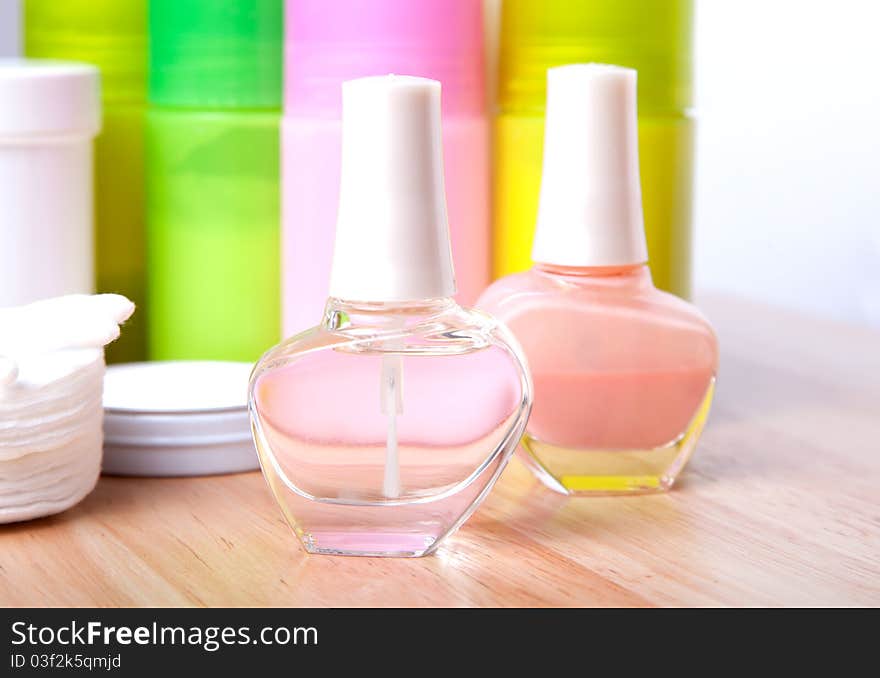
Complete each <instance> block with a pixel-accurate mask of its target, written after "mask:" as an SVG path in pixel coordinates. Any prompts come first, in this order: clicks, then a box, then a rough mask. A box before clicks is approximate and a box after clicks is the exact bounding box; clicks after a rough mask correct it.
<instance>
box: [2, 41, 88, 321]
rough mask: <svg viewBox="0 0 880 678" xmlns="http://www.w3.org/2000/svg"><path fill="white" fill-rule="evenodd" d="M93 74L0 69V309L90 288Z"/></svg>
mask: <svg viewBox="0 0 880 678" xmlns="http://www.w3.org/2000/svg"><path fill="white" fill-rule="evenodd" d="M100 126H101V105H100V79H99V75H98V69H97V68H95V67H94V66H90V65H87V64H79V63H73V62H62V61H44V60H37V59H0V307H3V306H15V305H19V304H26V303H29V302H32V301H35V300H37V299H44V298H47V297H54V296H60V295H63V294H71V293H88V292H91V291H92V289H93V287H94V255H93V241H94V237H93V233H92V230H93V206H92V141H93V139H94V137H95V135H96V134H97V133H98V131H99V129H100Z"/></svg>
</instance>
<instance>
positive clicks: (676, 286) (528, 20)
mask: <svg viewBox="0 0 880 678" xmlns="http://www.w3.org/2000/svg"><path fill="white" fill-rule="evenodd" d="M692 21H693V1H692V0H505V2H504V3H503V8H502V15H501V38H500V45H501V49H500V55H499V67H500V68H499V71H500V72H499V88H498V111H499V112H498V116H497V118H496V120H495V144H494V148H495V151H494V153H495V163H494V165H495V181H494V234H493V241H494V246H493V273H494V275H495V276H496V277H500V276H503V275H507V274H510V273H515V272H517V271H522V270H525V269H527V268H529V267H530V266H531V250H532V237H533V235H534V228H535V221H536V218H537V212H538V193H539V191H540V183H541V159H542V155H543V143H544V101H545V97H546V78H547V69H548V68H551V67H553V66H562V65H565V64H572V63H586V62H598V63H606V64H617V65H620V66H627V67H629V68H635V69H636V70H637V71H638V90H639V91H638V101H639V104H638V105H639V156H640V164H641V185H642V202H643V209H644V215H645V233H646V236H647V241H648V253H649V257H650V260H651V271H652V273H653V276H654V282H655V284H656V285H657V286H658V287H660V288H661V289H665V290H668V291H671V292H674V293H675V294H678V295H681V296H688V294H689V293H690V276H691V261H690V258H691V194H692V182H693V136H694V123H693V120H692V118H691V117H690V107H691V106H692V104H693V101H692V99H693V97H692Z"/></svg>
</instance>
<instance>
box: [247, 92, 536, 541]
mask: <svg viewBox="0 0 880 678" xmlns="http://www.w3.org/2000/svg"><path fill="white" fill-rule="evenodd" d="M342 90H343V96H342V98H343V112H342V172H341V187H340V201H339V214H338V220H337V227H336V242H335V247H334V255H333V265H332V269H331V275H330V298H329V300H328V301H327V305H326V307H325V310H324V317H323V320H322V322H321V324H320V325H318V326H317V327H314V328H312V329H310V330H307V331H305V332H302V333H301V334H298V335H296V336H294V337H293V338H291V339H288V340H287V341H285V342H283V343H282V344H280V345H279V346H277V347H275V348H273V349H272V350H270V351H269V352H268V353H266V355H265V356H263V358H262V359H261V360H260V362H259V363H258V364H257V366H256V368H255V369H254V372H253V375H252V377H251V385H250V400H249V404H250V411H251V420H252V424H253V430H254V439H255V442H256V445H257V450H258V452H259V455H260V461H261V464H262V468H263V472H264V474H265V476H266V479H267V481H268V483H269V486H270V488H271V489H272V492H273V494H274V496H275V498H276V500H277V501H278V503H279V504H280V506H281V509H282V511H283V512H284V515H285V516H286V518H287V520H288V522H289V523H290V525H291V526H292V527H293V529H294V531H295V532H296V534H297V536H299V538H300V539H301V540H302V543H303V544H304V546H305V548H306V549H307V550H308V551H310V552H313V553H327V554H340V555H373V556H421V555H425V554H427V553H430V552H431V551H433V550H434V549H435V548H436V547H437V545H438V544H439V543H440V541H441V540H442V539H443V538H444V537H446V536H447V535H449V534H450V533H452V532H453V531H454V530H455V529H456V528H457V527H458V526H459V525H461V524H462V523H463V522H464V520H465V519H466V518H467V517H468V516H469V515H470V514H471V513H472V512H473V510H474V509H475V508H476V507H477V505H478V504H479V503H480V502H481V500H482V499H483V498H484V497H485V496H486V494H487V492H488V491H489V489H490V488H491V487H492V485H493V484H494V482H495V480H496V479H497V478H498V476H499V474H500V473H501V471H502V470H503V468H504V466H505V465H506V463H507V460H508V458H509V456H510V455H511V454H512V452H513V450H514V449H515V448H516V446H517V444H518V442H519V440H520V438H521V437H522V434H523V432H524V430H525V424H526V420H527V418H528V413H529V409H530V407H531V382H530V380H529V376H528V371H527V369H526V367H525V363H524V360H523V358H522V355H521V352H520V349H519V347H518V345H517V343H516V340H515V339H513V337H512V336H511V335H510V333H509V332H508V330H506V329H505V328H504V327H503V326H502V325H500V324H499V323H498V322H497V321H495V320H494V319H492V318H490V317H489V316H487V315H485V314H483V313H480V312H475V311H471V310H468V309H464V308H462V307H460V306H458V305H457V304H456V303H455V301H454V300H453V299H452V298H451V297H452V295H454V294H455V282H454V278H453V270H452V255H451V249H450V244H449V230H448V226H447V215H446V202H445V196H444V187H443V162H442V151H441V138H440V84H439V83H438V82H436V81H433V80H427V79H423V78H412V77H402V76H381V77H370V78H361V79H358V80H352V81H349V82H346V83H344V84H343V87H342Z"/></svg>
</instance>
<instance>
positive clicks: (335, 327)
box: [258, 302, 517, 369]
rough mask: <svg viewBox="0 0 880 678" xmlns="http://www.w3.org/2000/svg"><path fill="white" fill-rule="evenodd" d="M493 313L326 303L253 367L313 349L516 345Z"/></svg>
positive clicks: (459, 351) (435, 351)
mask: <svg viewBox="0 0 880 678" xmlns="http://www.w3.org/2000/svg"><path fill="white" fill-rule="evenodd" d="M513 343H515V340H513V339H512V338H511V337H510V336H509V335H508V334H507V331H506V329H505V328H504V326H503V325H501V324H500V323H499V322H498V320H497V319H495V318H494V317H492V316H490V315H489V314H487V313H485V312H484V311H482V310H477V309H469V308H463V307H461V306H458V305H457V304H455V303H454V302H450V303H449V304H446V305H444V306H443V307H441V308H438V309H434V310H433V312H428V313H423V312H421V311H416V312H406V311H404V312H399V311H398V312H384V310H383V311H382V312H376V313H371V312H368V313H358V312H357V310H355V311H354V312H350V311H348V310H346V309H345V307H339V306H333V305H332V304H328V308H327V311H326V312H325V317H324V322H322V323H321V324H320V325H316V326H314V327H312V328H309V329H307V330H305V331H303V332H300V333H298V334H296V335H294V336H292V337H290V338H288V339H286V340H284V341H283V342H281V343H280V344H278V345H277V346H275V347H274V348H273V349H271V350H270V351H268V352H267V353H266V354H265V355H264V356H263V358H262V359H261V361H260V363H259V365H258V369H260V368H265V367H267V366H269V365H272V364H274V365H280V364H283V363H285V362H287V361H288V360H290V359H294V358H297V357H298V356H301V355H304V354H308V353H314V352H316V351H327V350H335V351H341V352H345V353H349V354H366V355H377V354H394V355H428V356H444V355H449V356H454V355H463V354H468V353H473V352H476V351H481V350H484V349H486V348H490V347H493V346H496V347H503V348H506V349H510V350H513V351H514V352H515V351H516V350H517V347H516V346H512V345H511V344H513Z"/></svg>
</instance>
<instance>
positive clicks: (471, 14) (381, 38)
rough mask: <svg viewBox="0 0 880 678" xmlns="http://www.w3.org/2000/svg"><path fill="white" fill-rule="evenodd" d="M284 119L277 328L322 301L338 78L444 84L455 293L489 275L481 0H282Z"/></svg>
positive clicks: (337, 144) (479, 286)
mask: <svg viewBox="0 0 880 678" xmlns="http://www.w3.org/2000/svg"><path fill="white" fill-rule="evenodd" d="M285 21H286V37H285V39H286V47H285V99H284V118H283V122H282V185H283V188H282V221H283V230H282V247H283V275H282V279H283V284H282V308H283V318H284V330H285V334H292V333H294V332H297V331H299V330H302V329H305V328H306V327H308V326H310V325H311V324H312V323H313V322H314V319H315V318H316V317H319V316H320V314H321V310H322V309H323V307H324V302H325V300H326V298H327V281H328V279H329V273H330V262H331V258H332V252H333V238H334V224H335V221H336V209H337V205H338V203H339V161H340V148H341V126H340V120H341V111H342V100H341V97H340V85H341V83H342V82H343V81H344V80H349V79H353V78H359V77H363V76H370V75H385V74H388V73H397V74H399V75H418V76H423V77H427V78H432V79H434V80H439V81H440V82H441V83H442V85H443V152H444V156H445V162H446V169H445V176H446V193H447V196H448V203H449V222H450V224H451V228H452V230H451V238H452V250H453V256H454V260H455V271H456V275H457V283H458V290H459V292H458V294H457V296H456V299H457V300H458V301H460V302H461V303H464V304H472V303H473V302H474V301H475V300H476V298H477V296H478V295H479V294H480V292H482V290H483V289H484V288H485V287H486V285H487V284H488V283H489V279H490V278H489V269H490V252H489V238H490V228H489V131H488V118H487V111H486V103H485V96H484V87H483V81H484V69H483V16H482V2H481V1H480V0H419V1H418V2H413V1H412V0H336V1H335V2H332V3H328V2H326V0H287V5H286V18H285Z"/></svg>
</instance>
